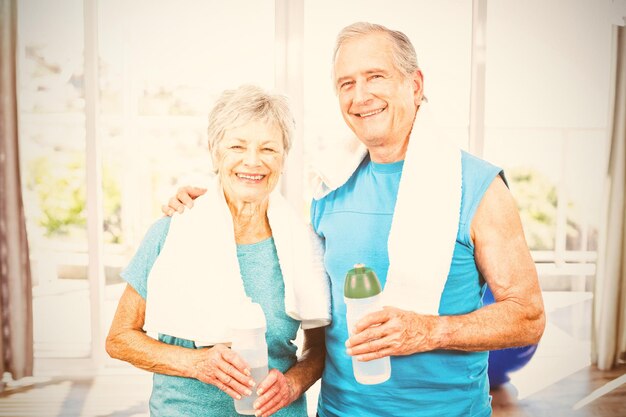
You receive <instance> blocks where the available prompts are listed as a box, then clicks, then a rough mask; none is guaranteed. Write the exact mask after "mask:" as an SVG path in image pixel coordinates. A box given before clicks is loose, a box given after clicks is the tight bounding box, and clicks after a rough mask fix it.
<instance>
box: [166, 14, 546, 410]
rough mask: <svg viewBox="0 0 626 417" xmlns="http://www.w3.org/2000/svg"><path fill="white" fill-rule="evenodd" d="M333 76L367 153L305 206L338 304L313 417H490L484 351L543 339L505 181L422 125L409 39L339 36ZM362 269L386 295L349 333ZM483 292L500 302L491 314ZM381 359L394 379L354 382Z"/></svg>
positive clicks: (528, 262) (187, 190)
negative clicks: (350, 307) (359, 370)
mask: <svg viewBox="0 0 626 417" xmlns="http://www.w3.org/2000/svg"><path fill="white" fill-rule="evenodd" d="M333 73H334V82H335V88H336V92H337V97H338V99H339V104H340V109H341V113H342V115H343V118H344V120H345V122H346V124H347V125H348V126H349V127H350V129H352V131H353V132H354V133H355V135H356V137H357V138H358V140H359V141H360V142H361V143H362V144H363V145H364V146H365V148H366V152H364V153H363V155H362V156H363V157H362V158H361V157H360V156H359V157H358V158H356V159H355V158H352V159H350V158H347V159H346V160H345V161H346V163H349V162H348V161H350V160H354V161H356V163H355V164H353V165H354V166H350V170H349V172H348V174H347V175H345V174H344V175H343V177H341V176H340V178H338V180H337V181H334V182H333V184H324V183H323V181H322V182H321V183H319V184H317V185H318V186H319V187H317V188H316V198H315V199H314V201H313V202H312V206H311V223H312V225H313V228H314V229H315V231H316V232H317V234H318V235H319V236H320V237H321V238H322V239H323V241H324V243H325V266H326V269H327V272H328V274H329V276H330V279H331V287H332V294H331V295H332V300H333V302H332V316H333V322H332V325H331V326H329V327H328V328H327V329H326V342H325V343H326V358H325V368H324V373H323V376H322V384H321V391H320V397H319V404H318V414H319V416H321V417H334V416H402V417H405V416H459V417H460V416H463V417H466V416H489V415H491V406H490V397H489V382H488V379H487V359H488V351H489V350H493V349H501V348H506V347H512V346H522V345H528V344H532V343H536V342H538V341H539V339H540V337H541V335H542V333H543V329H544V326H545V316H544V311H543V301H542V298H541V291H540V288H539V284H538V280H537V273H536V270H535V267H534V263H533V261H532V259H531V257H530V253H529V251H528V247H527V244H526V240H525V237H524V234H523V230H522V226H521V222H520V218H519V214H518V212H517V209H516V205H515V202H514V201H513V199H512V197H511V195H510V193H509V191H508V188H507V186H506V184H505V181H504V174H503V172H502V170H501V169H499V168H497V167H495V166H493V165H491V164H489V163H487V162H485V161H483V160H481V159H478V158H476V157H474V156H472V155H470V154H468V153H466V152H462V151H459V150H458V149H457V150H456V152H455V155H456V160H458V162H454V160H455V158H448V157H447V156H446V155H445V152H439V151H438V148H439V145H438V142H436V141H433V138H432V137H430V136H429V135H430V134H429V133H427V132H428V131H427V130H424V129H419V128H418V124H419V122H420V117H421V114H420V113H422V111H423V110H421V108H422V107H423V106H422V104H423V101H424V82H423V77H422V73H421V71H420V69H419V67H418V65H417V59H416V54H415V50H414V48H413V45H412V44H411V42H410V40H409V39H408V38H407V37H406V35H404V34H403V33H401V32H398V31H393V30H389V29H388V28H386V27H384V26H381V25H376V24H370V23H355V24H352V25H350V26H348V27H346V28H344V29H343V30H342V31H341V32H340V34H339V36H338V38H337V45H336V49H335V54H334V68H333ZM441 147H443V144H442V146H441ZM430 155H440V156H441V157H435V156H433V157H432V158H431V156H430ZM446 158H448V159H446ZM437 161H441V164H440V165H437ZM455 164H456V165H458V167H457V166H456V165H455ZM320 190H321V191H320ZM202 193H203V190H201V189H194V188H192V187H183V188H182V189H181V190H179V192H178V194H177V197H176V198H173V199H172V200H170V202H169V207H164V209H163V210H164V212H166V213H171V212H173V210H182V204H185V205H187V206H189V207H190V206H191V199H192V198H194V197H195V196H197V195H200V194H202ZM409 193H410V194H409ZM454 195H457V196H458V197H454ZM449 196H452V197H449ZM455 198H456V199H455ZM450 208H451V209H452V210H450ZM433 213H434V214H435V215H434V216H432V214H433ZM439 213H440V215H437V214H439ZM392 220H393V221H392ZM431 226H433V227H431ZM439 227H441V232H440V233H438V232H435V233H433V229H434V230H435V231H437V230H438V229H437V228H439ZM444 229H445V230H444ZM356 263H364V264H366V265H367V266H369V267H371V268H372V269H374V270H375V271H376V272H377V274H378V276H379V278H380V281H381V283H382V285H383V287H384V293H385V294H386V295H389V297H388V298H387V299H386V301H388V302H387V306H386V307H385V308H384V309H382V310H380V311H377V312H374V313H371V314H369V315H368V316H366V317H364V318H363V319H361V321H359V322H358V323H357V324H356V326H355V328H353V329H348V328H347V325H346V319H345V313H346V305H345V302H344V299H343V284H344V279H345V276H346V272H347V271H348V269H350V268H351V267H352V266H353V265H354V264H356ZM442 265H443V266H444V268H443V269H442V267H441V266H442ZM437 271H439V272H443V273H437ZM485 285H488V286H489V288H490V289H491V290H492V292H493V294H494V297H495V300H496V302H495V303H493V304H491V305H489V306H485V307H483V306H482V301H481V297H482V294H483V292H484V289H485ZM387 293H389V294H387ZM395 300H397V302H395ZM385 356H389V357H391V378H390V379H389V380H387V381H386V382H384V383H382V384H379V385H361V384H359V383H358V382H357V381H356V380H355V378H354V376H353V373H352V358H356V359H357V360H361V361H369V360H372V359H376V358H380V357H385ZM307 382H308V383H310V381H307Z"/></svg>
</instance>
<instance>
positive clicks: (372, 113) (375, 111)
mask: <svg viewBox="0 0 626 417" xmlns="http://www.w3.org/2000/svg"><path fill="white" fill-rule="evenodd" d="M383 110H385V109H378V110H374V111H371V112H369V113H360V114H359V116H361V117H367V116H373V115H375V114H378V113H380V112H382V111H383Z"/></svg>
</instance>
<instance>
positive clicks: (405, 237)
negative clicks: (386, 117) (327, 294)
mask: <svg viewBox="0 0 626 417" xmlns="http://www.w3.org/2000/svg"><path fill="white" fill-rule="evenodd" d="M423 107H424V106H422V108H420V110H419V112H418V114H417V117H416V120H415V123H414V126H413V130H412V132H411V137H410V140H409V146H408V150H407V153H406V156H405V160H404V165H403V169H402V177H401V180H400V188H399V190H398V197H397V201H396V206H395V210H394V215H393V220H392V223H391V231H390V233H389V240H388V241H387V248H388V252H389V270H388V272H387V281H386V283H385V287H384V291H383V300H384V305H389V306H394V307H398V308H402V309H405V310H411V311H415V312H417V313H421V314H431V315H438V312H439V304H440V301H441V294H442V292H443V289H444V286H445V283H446V280H447V277H448V273H449V271H450V266H451V262H452V255H453V252H454V245H455V242H456V236H457V232H458V226H459V218H460V211H461V184H462V183H461V180H462V178H461V175H462V174H461V151H460V149H459V148H458V147H457V146H456V145H455V144H454V143H453V142H451V141H450V139H449V138H447V137H446V136H445V135H443V134H441V133H440V130H438V129H436V127H434V126H433V125H432V124H431V123H430V122H429V120H428V118H429V115H428V113H427V112H426V111H425V109H424V108H423ZM333 151H337V153H336V154H334V155H332V157H331V156H329V157H328V158H324V159H321V160H320V161H323V166H320V165H318V166H317V167H316V168H317V169H315V172H316V173H317V178H316V179H314V182H313V190H314V198H315V199H320V198H322V197H324V196H325V195H327V194H328V193H330V192H331V191H333V190H335V189H337V188H338V187H340V186H341V185H343V184H345V183H346V181H347V180H348V179H349V178H350V176H351V175H352V174H353V173H354V171H355V170H356V169H357V167H358V166H359V164H360V163H361V161H362V160H363V158H364V157H365V155H367V149H366V148H365V147H364V146H363V145H362V144H361V143H360V142H359V141H358V139H357V138H356V137H355V138H354V139H352V140H351V141H347V142H342V145H341V146H340V147H339V148H338V149H333ZM340 160H342V161H343V162H342V163H338V161H340ZM359 262H360V260H359V259H354V263H359Z"/></svg>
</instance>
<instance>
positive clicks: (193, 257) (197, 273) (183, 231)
mask: <svg viewBox="0 0 626 417" xmlns="http://www.w3.org/2000/svg"><path fill="white" fill-rule="evenodd" d="M268 219H269V223H270V227H271V229H272V234H273V237H274V243H275V245H276V251H277V254H278V260H279V264H280V269H281V272H282V275H283V281H284V284H285V298H284V302H285V310H286V313H287V314H288V315H289V316H290V317H292V318H294V319H296V320H299V321H301V322H302V323H301V326H302V328H303V329H308V328H314V327H320V326H325V325H327V324H329V323H330V290H329V283H328V277H327V275H326V272H325V270H324V266H323V261H322V256H323V249H322V248H321V244H320V242H319V238H318V237H317V235H315V233H314V232H313V231H312V229H311V227H310V226H307V225H306V224H305V223H304V222H303V221H302V220H301V218H300V217H299V216H298V215H297V214H296V213H295V211H294V210H293V209H292V208H291V206H290V205H289V203H288V202H287V201H286V200H285V199H284V198H283V197H282V196H281V195H280V193H279V192H278V191H277V190H276V191H274V192H273V193H272V194H271V196H270V202H269V208H268ZM147 290H148V291H147V292H148V296H147V299H146V314H145V326H144V327H145V329H146V330H147V331H151V332H158V333H163V334H167V335H170V336H175V337H179V338H184V339H189V340H193V341H195V342H196V345H198V346H209V345H214V344H216V343H229V342H230V341H231V340H230V339H231V338H230V327H231V324H232V321H231V318H234V317H236V316H237V314H238V311H237V308H236V306H237V305H240V304H241V303H243V302H245V301H246V293H245V290H244V287H243V281H242V278H241V275H240V272H239V262H238V259H237V247H236V243H235V237H234V228H233V221H232V216H231V213H230V210H229V209H228V206H227V204H226V201H225V198H224V193H223V190H222V187H221V185H220V182H219V180H218V179H217V178H215V179H213V180H211V181H210V184H209V186H208V190H207V193H206V194H205V195H203V196H201V197H198V198H197V199H196V200H195V201H194V207H193V209H191V210H187V211H186V212H185V213H183V214H174V216H173V217H172V220H171V224H170V228H169V232H168V234H167V238H166V240H165V243H164V246H163V248H162V250H161V253H160V254H159V256H158V257H157V260H156V262H155V263H154V266H153V267H152V270H151V271H150V275H149V277H148V288H147Z"/></svg>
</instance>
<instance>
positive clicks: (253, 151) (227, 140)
mask: <svg viewBox="0 0 626 417" xmlns="http://www.w3.org/2000/svg"><path fill="white" fill-rule="evenodd" d="M213 155H214V157H213V165H214V167H216V168H217V169H218V175H219V176H220V180H221V183H222V186H223V188H224V193H225V195H226V197H227V199H228V200H230V201H232V202H245V203H255V202H256V203H260V202H262V201H263V200H265V199H266V198H267V197H268V196H269V194H270V193H271V192H272V191H273V190H274V188H275V187H276V184H277V183H278V180H279V179H280V175H281V172H282V169H283V165H284V159H285V147H284V145H283V138H282V132H281V130H280V128H279V127H278V125H277V124H274V123H268V122H265V121H252V122H248V123H246V124H244V125H242V126H239V127H235V128H232V129H227V130H226V131H225V132H224V137H223V138H222V139H221V140H220V141H219V143H218V144H217V149H216V152H214V153H213Z"/></svg>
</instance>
